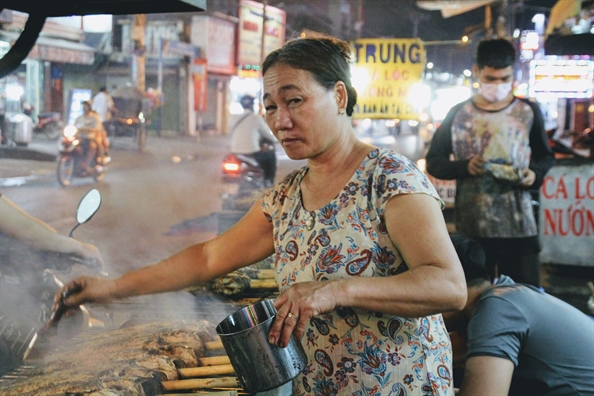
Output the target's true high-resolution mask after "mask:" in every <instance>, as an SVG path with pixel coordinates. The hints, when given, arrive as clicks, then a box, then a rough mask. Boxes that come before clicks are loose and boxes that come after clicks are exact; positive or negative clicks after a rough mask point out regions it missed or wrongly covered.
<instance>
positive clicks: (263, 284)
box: [250, 279, 278, 289]
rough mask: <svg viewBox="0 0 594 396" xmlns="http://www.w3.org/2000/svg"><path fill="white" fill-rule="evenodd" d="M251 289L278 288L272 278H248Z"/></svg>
mask: <svg viewBox="0 0 594 396" xmlns="http://www.w3.org/2000/svg"><path fill="white" fill-rule="evenodd" d="M250 288H251V289H278V286H277V285H276V281H275V280H274V279H250Z"/></svg>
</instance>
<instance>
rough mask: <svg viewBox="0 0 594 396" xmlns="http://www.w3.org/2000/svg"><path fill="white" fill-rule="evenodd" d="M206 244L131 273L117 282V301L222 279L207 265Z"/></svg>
mask: <svg viewBox="0 0 594 396" xmlns="http://www.w3.org/2000/svg"><path fill="white" fill-rule="evenodd" d="M205 257H206V255H205V244H198V245H193V246H190V247H188V248H186V249H184V250H182V251H180V252H179V253H176V254H174V255H173V256H171V257H169V258H167V259H165V260H162V261H160V262H158V263H156V264H153V265H149V266H146V267H143V268H140V269H137V270H135V271H131V272H128V273H126V274H125V275H122V276H121V277H120V278H118V279H116V280H115V282H114V284H115V290H114V291H113V296H112V297H113V298H126V297H131V296H137V295H142V294H155V293H162V292H169V291H175V290H181V289H184V288H186V287H189V286H192V285H195V284H197V283H200V282H206V281H208V280H211V279H214V278H215V277H217V276H218V273H216V272H214V271H211V270H210V267H209V266H208V265H201V262H202V263H204V261H205Z"/></svg>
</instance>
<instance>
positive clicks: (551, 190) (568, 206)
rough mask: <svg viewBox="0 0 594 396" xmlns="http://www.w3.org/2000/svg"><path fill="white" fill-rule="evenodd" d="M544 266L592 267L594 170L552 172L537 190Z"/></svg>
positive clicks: (577, 168)
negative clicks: (549, 264) (545, 264)
mask: <svg viewBox="0 0 594 396" xmlns="http://www.w3.org/2000/svg"><path fill="white" fill-rule="evenodd" d="M539 223H540V224H539V232H540V241H541V245H542V251H541V253H540V257H541V261H542V262H543V263H551V264H567V265H579V266H594V261H592V257H594V166H592V165H591V164H585V165H578V166H576V165H572V166H564V165H557V166H554V167H553V168H551V170H550V171H549V172H548V174H547V176H546V177H545V179H544V182H543V185H542V188H541V190H540V213H539Z"/></svg>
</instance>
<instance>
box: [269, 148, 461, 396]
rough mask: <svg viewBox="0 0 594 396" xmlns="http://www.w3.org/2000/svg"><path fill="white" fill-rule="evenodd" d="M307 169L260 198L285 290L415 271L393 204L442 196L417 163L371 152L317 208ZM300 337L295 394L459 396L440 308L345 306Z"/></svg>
mask: <svg viewBox="0 0 594 396" xmlns="http://www.w3.org/2000/svg"><path fill="white" fill-rule="evenodd" d="M307 171H308V168H307V167H303V168H301V169H300V170H298V171H296V172H295V173H293V174H291V175H289V176H288V177H287V178H286V179H285V180H284V181H283V182H282V183H280V184H278V185H277V186H275V187H274V188H273V189H271V190H269V191H268V192H267V194H266V195H265V196H264V198H263V201H262V209H263V211H264V213H265V215H266V216H267V217H268V218H269V220H270V221H271V222H272V225H273V227H274V231H273V233H274V245H275V256H276V280H277V283H278V284H279V285H280V288H281V290H285V289H287V288H288V287H289V286H290V285H292V284H293V283H296V282H307V281H321V282H323V281H327V280H334V279H348V278H349V277H352V276H371V277H374V276H375V277H386V276H398V274H399V273H401V272H404V271H406V270H408V267H407V266H406V263H404V261H403V259H402V256H401V255H400V253H399V252H398V250H397V249H396V248H395V246H394V245H393V244H392V242H391V240H390V237H389V235H388V233H387V230H386V224H385V221H384V211H385V208H386V204H387V202H388V200H389V199H390V198H391V197H393V196H395V195H398V194H415V193H423V194H428V195H430V196H432V197H434V198H435V199H437V200H440V199H439V196H438V194H437V192H436V191H435V189H434V188H433V186H432V185H431V183H430V182H429V180H428V179H427V177H426V175H425V174H424V173H423V172H421V171H420V170H418V169H417V167H416V166H415V164H414V163H413V162H412V161H410V160H409V159H407V158H405V157H403V156H400V155H398V154H395V153H393V152H391V151H389V150H386V149H375V150H373V151H371V152H370V153H369V154H368V155H367V156H366V158H365V159H364V160H363V161H362V163H361V165H360V166H359V167H358V168H357V170H356V171H355V172H354V174H353V175H352V177H351V179H350V180H349V182H348V183H347V184H346V185H345V187H344V188H343V190H342V191H341V193H340V194H339V195H338V196H337V197H336V198H335V199H333V200H332V201H330V202H329V203H328V204H327V205H326V206H324V207H322V208H320V209H319V210H315V211H306V210H305V209H304V208H303V204H302V201H301V187H300V186H301V181H302V180H303V177H304V176H305V175H306V173H307ZM440 203H441V204H442V206H443V202H441V200H440ZM302 343H303V346H304V348H305V350H306V353H307V355H308V360H309V362H308V365H307V367H306V368H305V370H304V372H303V373H302V374H301V375H300V376H298V377H297V378H296V380H295V381H294V382H293V395H361V396H362V395H434V394H435V395H448V394H453V383H452V377H451V373H452V350H451V345H450V339H449V336H448V333H447V330H446V328H445V326H444V324H443V320H442V317H441V315H433V316H428V317H421V318H405V317H397V316H391V315H387V314H382V313H379V312H371V311H367V310H360V309H352V308H347V307H341V308H337V309H336V310H334V311H333V312H330V313H327V314H322V315H319V316H315V317H313V318H312V319H311V320H310V322H309V323H308V325H307V328H306V330H305V335H304V338H303V340H302Z"/></svg>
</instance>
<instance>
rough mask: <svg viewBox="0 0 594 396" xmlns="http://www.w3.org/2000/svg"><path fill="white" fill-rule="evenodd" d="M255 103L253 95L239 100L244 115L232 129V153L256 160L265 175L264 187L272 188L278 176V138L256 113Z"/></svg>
mask: <svg viewBox="0 0 594 396" xmlns="http://www.w3.org/2000/svg"><path fill="white" fill-rule="evenodd" d="M254 103H255V98H254V97H253V96H251V95H244V96H242V97H241V99H240V100H239V104H241V107H243V111H244V113H243V115H242V116H241V117H240V118H239V120H238V121H237V122H236V123H235V125H234V126H233V127H232V128H231V134H232V136H231V152H232V153H233V154H243V155H246V156H249V157H252V158H254V159H255V160H256V162H258V164H259V165H260V167H261V168H262V171H263V173H264V186H265V187H270V186H272V185H273V184H274V178H275V176H276V154H275V150H274V142H275V141H276V138H275V137H274V135H273V134H272V132H271V131H270V128H268V125H266V122H265V121H264V119H263V118H262V117H260V116H259V115H257V114H256V113H254Z"/></svg>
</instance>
